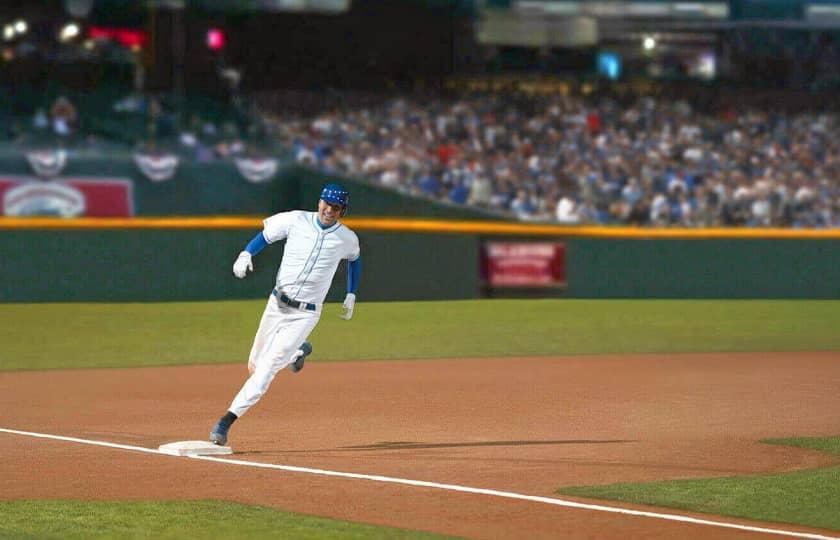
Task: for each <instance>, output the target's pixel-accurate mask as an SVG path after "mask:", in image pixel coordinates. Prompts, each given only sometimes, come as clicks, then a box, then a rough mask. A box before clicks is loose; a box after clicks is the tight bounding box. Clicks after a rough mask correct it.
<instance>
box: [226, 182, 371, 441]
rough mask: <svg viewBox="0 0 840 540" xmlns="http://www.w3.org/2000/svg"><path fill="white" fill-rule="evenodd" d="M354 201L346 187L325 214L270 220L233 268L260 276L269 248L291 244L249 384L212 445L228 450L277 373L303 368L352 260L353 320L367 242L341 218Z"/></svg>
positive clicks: (330, 193)
mask: <svg viewBox="0 0 840 540" xmlns="http://www.w3.org/2000/svg"><path fill="white" fill-rule="evenodd" d="M348 200H349V193H348V192H347V190H346V189H344V188H343V187H342V186H340V185H338V184H327V185H326V186H324V188H323V189H322V190H321V198H320V200H319V201H318V211H317V212H305V211H302V210H294V211H291V212H281V213H279V214H275V215H273V216H271V217H269V218H267V219H265V220H263V230H262V231H261V232H259V233H257V235H256V236H255V237H254V238H253V240H251V241H250V242H249V243H248V245H247V246H245V250H244V251H242V252H241V253H240V254H239V256H238V257H237V258H236V261H235V262H234V263H233V274H234V275H235V276H236V277H238V278H240V279H242V278H244V277H245V275H246V274H247V273H248V271H249V270H250V271H253V270H254V266H253V263H252V257H253V256H254V255H256V254H257V253H259V252H260V251H262V249H263V248H265V246H267V245H268V244H273V243H274V242H277V241H278V240H283V239H284V238H285V239H286V248H285V251H284V253H283V259H282V261H281V263H280V269H279V270H278V271H277V282H276V285H275V287H274V289H273V290H272V291H271V295H269V297H268V303H267V304H266V306H265V311H263V315H262V320H260V326H259V329H258V330H257V335H256V337H255V338H254V344H253V346H252V347H251V354H250V356H249V357H248V373H249V375H250V376H249V377H248V380H246V381H245V384H244V385H243V386H242V389H241V390H239V393H238V394H236V397H235V398H233V402H232V403H231V404H230V408H229V409H228V411H227V412H226V413H225V414H224V416H222V417H221V418H220V419H219V421H218V422H217V423H216V425H215V426H213V430H212V431H211V432H210V442H212V443H214V444H218V445H224V444H226V443H227V438H228V430H229V429H230V426H231V424H233V423H234V422H235V421H236V420H237V419H238V418H239V417H241V416H242V415H243V414H245V413H246V412H247V411H248V409H250V408H251V407H253V406H254V405H255V404H256V403H257V401H259V400H260V398H261V397H262V396H263V394H265V392H266V390H268V386H269V385H270V384H271V381H272V380H273V379H274V376H275V375H277V372H278V371H280V370H281V369H283V368H284V367H286V366H289V365H291V366H292V371H293V372H298V371H300V370H301V369H302V368H303V363H304V360H305V359H306V357H307V356H308V355H309V354H310V353H311V352H312V345H311V344H310V343H309V342H308V341H306V338H307V337H308V336H309V333H310V332H312V330H313V329H314V328H315V325H316V324H318V319H319V318H320V316H321V305H322V303H323V301H324V298H325V297H326V295H327V292H328V291H329V288H330V284H331V283H332V280H333V276H334V275H335V271H336V269H337V268H338V264H339V262H341V260H342V259H347V260H348V261H349V262H348V264H347V296H346V297H345V299H344V304H343V308H344V309H343V312H342V314H341V317H342V318H343V319H345V320H350V318H351V317H352V316H353V309H354V307H355V304H356V289H357V288H358V284H359V276H360V275H361V258H360V252H359V239H358V238H357V237H356V233H354V232H353V231H351V230H350V229H348V228H347V227H346V226H344V225H343V224H342V223H341V222H340V221H339V218H341V217H343V216H344V215H345V214H346V213H347V203H348Z"/></svg>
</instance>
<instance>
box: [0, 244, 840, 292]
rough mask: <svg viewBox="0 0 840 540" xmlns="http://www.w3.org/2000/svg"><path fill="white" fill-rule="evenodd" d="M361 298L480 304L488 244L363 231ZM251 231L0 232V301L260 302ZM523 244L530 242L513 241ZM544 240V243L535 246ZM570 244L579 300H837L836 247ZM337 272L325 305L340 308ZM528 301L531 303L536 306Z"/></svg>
mask: <svg viewBox="0 0 840 540" xmlns="http://www.w3.org/2000/svg"><path fill="white" fill-rule="evenodd" d="M358 233H359V238H360V242H361V246H362V253H363V274H362V282H361V287H360V298H364V299H365V300H377V301H378V300H432V299H436V300H439V299H463V298H475V297H479V296H481V295H482V294H483V292H485V291H484V289H483V288H482V284H481V282H480V278H479V259H480V256H479V254H480V248H481V242H482V241H483V239H486V238H487V235H479V234H449V233H412V232H397V231H393V232H391V231H379V230H361V231H358ZM253 234H254V229H246V228H239V229H236V228H234V229H226V230H217V229H160V228H155V229H83V230H64V229H27V228H24V229H20V228H17V229H10V228H0V301H3V302H46V301H169V300H173V301H174V300H219V299H236V298H259V297H263V296H265V295H266V294H267V293H268V291H269V290H270V288H271V286H272V285H273V281H274V272H275V271H276V268H277V264H278V262H279V260H280V257H281V254H282V245H280V244H278V245H273V246H270V247H268V248H266V251H264V252H263V253H261V254H260V255H259V256H258V257H257V258H256V259H255V267H256V268H255V273H254V274H253V275H251V276H249V278H248V279H245V280H238V279H235V278H234V277H233V276H232V273H231V265H232V263H233V260H234V258H235V257H236V254H237V253H239V251H240V250H241V249H242V246H243V245H244V244H245V243H247V241H248V240H249V239H250V238H251V237H252V236H253ZM520 239H521V240H522V241H528V240H529V239H536V237H531V238H528V237H527V236H526V237H520ZM541 239H543V240H544V238H541ZM565 242H566V275H567V280H568V282H567V287H566V288H565V289H564V290H561V291H557V290H552V291H549V292H546V293H545V294H546V295H547V296H552V295H553V296H556V295H557V294H560V295H564V296H567V297H576V298H834V299H837V298H840V239H839V238H826V239H761V238H701V239H695V238H691V239H685V238H683V239H668V238H664V239H650V238H591V237H570V238H566V239H565ZM342 271H343V269H339V273H338V275H337V278H336V280H335V282H334V284H333V288H332V290H331V292H330V296H329V299H330V300H338V299H339V298H341V296H342V292H343V291H342V287H343V284H344V281H345V280H344V279H343V274H342ZM540 294H541V293H540V292H539V291H534V290H531V291H530V293H529V295H531V296H534V295H536V296H539V295H540Z"/></svg>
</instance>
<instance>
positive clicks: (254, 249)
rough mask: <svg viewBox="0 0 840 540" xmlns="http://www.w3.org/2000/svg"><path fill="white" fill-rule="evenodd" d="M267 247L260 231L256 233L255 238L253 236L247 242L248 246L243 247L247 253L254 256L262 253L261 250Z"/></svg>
mask: <svg viewBox="0 0 840 540" xmlns="http://www.w3.org/2000/svg"><path fill="white" fill-rule="evenodd" d="M267 245H268V242H266V241H265V236H263V233H262V231H260V232H258V233H257V236H255V237H254V238H253V239H252V240H251V241H250V242H248V245H247V246H245V251H247V252H248V253H250V254H251V255H256V254H257V253H259V252H260V251H262V250H263V248H264V247H265V246H267Z"/></svg>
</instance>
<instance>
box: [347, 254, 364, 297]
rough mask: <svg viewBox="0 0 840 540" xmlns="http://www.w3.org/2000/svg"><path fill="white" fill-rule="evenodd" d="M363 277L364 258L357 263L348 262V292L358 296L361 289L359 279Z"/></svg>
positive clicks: (358, 259) (357, 260)
mask: <svg viewBox="0 0 840 540" xmlns="http://www.w3.org/2000/svg"><path fill="white" fill-rule="evenodd" d="M361 275H362V257H361V256H359V258H357V259H356V260H355V261H347V292H348V293H353V294H356V290H358V288H359V277H360V276H361Z"/></svg>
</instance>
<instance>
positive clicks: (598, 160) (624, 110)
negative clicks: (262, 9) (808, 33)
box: [260, 91, 840, 228]
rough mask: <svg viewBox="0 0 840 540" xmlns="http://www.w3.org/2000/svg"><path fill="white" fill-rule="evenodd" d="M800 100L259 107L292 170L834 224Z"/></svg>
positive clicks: (359, 99) (528, 209)
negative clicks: (289, 156) (289, 155)
mask: <svg viewBox="0 0 840 540" xmlns="http://www.w3.org/2000/svg"><path fill="white" fill-rule="evenodd" d="M806 99H807V98H806ZM780 103H785V106H781V105H780ZM797 105H798V104H797V103H796V101H795V100H785V101H784V102H780V101H777V100H776V99H775V98H774V97H773V95H772V94H768V95H767V96H761V95H756V94H751V93H746V94H745V93H738V92H729V93H721V92H718V93H716V94H715V95H714V97H709V96H708V95H706V94H704V93H703V91H699V92H698V93H697V94H695V95H690V93H689V94H687V93H685V92H683V93H682V94H681V95H668V94H665V93H660V94H657V95H656V97H653V95H652V94H647V95H646V94H644V93H642V94H638V93H634V94H631V95H623V96H616V95H609V96H607V95H598V96H593V95H589V96H585V95H569V94H567V95H559V94H557V93H554V94H551V95H524V94H522V93H517V94H470V95H462V96H460V97H457V98H452V99H442V98H430V97H423V96H417V97H405V96H404V97H397V98H392V99H388V100H381V101H380V100H377V99H376V98H375V97H371V96H367V95H361V94H360V95H352V94H346V93H345V94H340V95H338V94H335V93H333V94H329V93H325V94H304V93H295V92H286V93H283V94H278V93H275V94H273V95H271V96H269V97H265V96H264V97H263V99H262V100H261V102H260V106H261V109H262V110H263V111H264V112H265V115H266V118H267V119H268V123H269V125H270V126H271V130H272V131H273V132H274V133H275V134H276V135H277V136H278V137H279V138H280V139H281V140H282V141H283V142H284V143H285V144H287V145H289V146H290V147H291V148H293V151H294V156H295V159H296V160H297V161H298V162H299V163H302V164H307V165H311V166H316V167H320V168H322V169H325V170H327V171H330V172H334V173H337V174H349V175H358V176H362V177H365V178H367V179H369V180H370V181H372V182H375V183H377V184H380V185H382V186H386V187H389V188H392V189H396V190H399V191H401V192H405V193H410V194H414V195H420V196H426V197H431V198H434V199H438V200H441V201H446V202H449V203H452V204H459V205H469V206H474V207H478V208H483V209H486V210H488V211H493V212H502V213H508V214H513V215H515V216H516V217H517V218H519V219H522V220H537V221H553V222H560V223H569V224H571V223H589V224H635V225H644V226H687V227H709V226H748V227H767V226H779V227H817V228H819V227H840V123H838V115H837V112H836V111H832V110H829V109H820V108H819V107H814V105H815V103H807V104H806V105H808V106H805V107H798V106H797Z"/></svg>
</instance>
